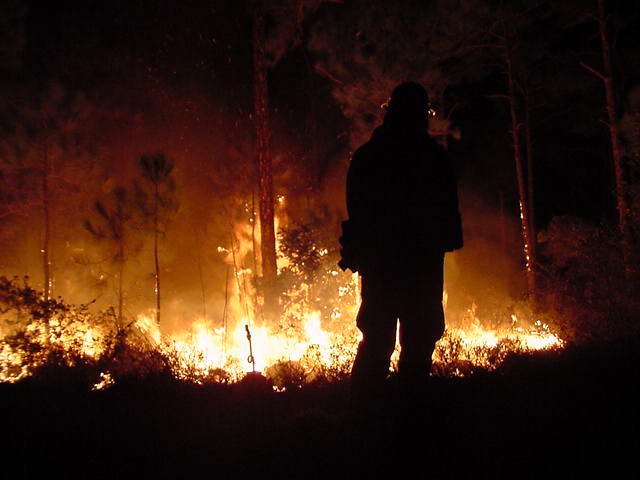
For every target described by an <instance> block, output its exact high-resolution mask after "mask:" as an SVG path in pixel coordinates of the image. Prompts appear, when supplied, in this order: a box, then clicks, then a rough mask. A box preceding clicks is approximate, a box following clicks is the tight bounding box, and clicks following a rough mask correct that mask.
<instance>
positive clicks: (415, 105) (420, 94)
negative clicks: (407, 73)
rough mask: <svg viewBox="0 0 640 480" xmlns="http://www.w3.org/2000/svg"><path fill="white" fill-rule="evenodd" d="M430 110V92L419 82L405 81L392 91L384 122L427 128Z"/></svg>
mask: <svg viewBox="0 0 640 480" xmlns="http://www.w3.org/2000/svg"><path fill="white" fill-rule="evenodd" d="M428 111H429V94H428V93H427V91H426V90H425V89H424V87H423V86H422V85H420V84H419V83H417V82H403V83H400V84H399V85H398V86H397V87H395V88H394V89H393V92H392V93H391V98H390V99H389V103H388V104H387V113H386V114H385V117H384V122H385V123H388V124H403V125H415V126H416V127H421V128H422V127H424V128H426V126H427V124H428Z"/></svg>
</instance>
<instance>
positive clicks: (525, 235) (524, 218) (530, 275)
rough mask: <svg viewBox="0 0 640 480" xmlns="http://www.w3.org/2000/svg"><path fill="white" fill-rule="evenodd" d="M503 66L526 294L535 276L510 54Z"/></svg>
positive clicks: (532, 287)
mask: <svg viewBox="0 0 640 480" xmlns="http://www.w3.org/2000/svg"><path fill="white" fill-rule="evenodd" d="M505 66H506V73H507V84H508V85H507V88H508V92H509V93H508V98H509V111H510V114H511V138H512V144H513V158H514V161H515V166H516V177H517V183H518V197H519V202H518V203H519V207H520V224H521V228H520V230H521V232H522V242H523V254H524V258H525V269H526V279H527V289H528V294H532V293H533V292H534V291H535V287H536V284H535V276H534V271H533V268H532V261H533V254H532V244H531V222H530V218H529V206H528V204H529V202H528V199H527V188H526V184H525V179H524V169H523V165H522V153H521V147H520V123H519V122H518V116H517V113H516V93H515V84H514V78H513V70H512V60H511V52H510V51H508V50H507V51H506V52H505Z"/></svg>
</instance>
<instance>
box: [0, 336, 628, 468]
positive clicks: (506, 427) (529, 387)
mask: <svg viewBox="0 0 640 480" xmlns="http://www.w3.org/2000/svg"><path fill="white" fill-rule="evenodd" d="M639 360H640V339H637V338H634V339H622V340H619V341H617V342H615V343H614V344H612V345H607V346H606V347H590V348H574V349H568V350H565V351H563V352H561V353H559V354H558V353H555V354H548V353H547V354H536V355H530V356H518V357H514V358H512V359H509V360H508V361H507V362H505V364H504V365H503V366H502V367H501V368H500V369H499V370H498V371H496V372H491V373H484V374H478V375H473V376H470V377H466V378H444V377H434V378H433V379H432V382H431V385H430V388H429V390H428V391H427V392H426V393H425V394H424V395H423V396H422V397H421V398H420V399H419V401H418V402H416V404H415V406H414V407H413V408H406V406H405V407H402V404H403V401H402V400H401V399H399V398H396V397H394V396H393V395H391V396H390V399H389V401H388V403H386V404H385V405H384V406H382V407H381V408H380V409H378V410H375V411H373V412H369V413H365V412H357V411H355V412H354V411H352V410H351V409H350V408H349V389H348V382H347V381H344V382H332V383H326V384H314V385H308V386H305V387H303V388H301V389H298V390H295V391H289V392H282V393H276V392H274V391H273V390H271V389H269V388H265V385H264V384H263V383H262V382H260V381H258V377H248V378H247V379H245V381H242V382H239V383H237V384H232V385H216V384H214V385H205V386H195V385H190V384H184V383H181V382H177V381H175V380H169V379H145V380H142V381H137V382H122V383H120V384H118V383H117V384H115V385H113V386H111V387H110V388H108V389H105V390H101V391H89V390H88V389H87V388H86V386H84V385H80V384H79V383H78V382H76V381H74V380H73V378H70V379H68V381H62V380H60V381H58V382H55V383H51V382H49V383H43V382H36V381H29V380H26V381H22V382H20V383H17V384H2V385H0V408H1V412H2V416H1V417H0V418H1V422H2V424H1V425H2V431H1V434H0V435H1V438H2V440H3V442H4V443H5V445H4V446H3V448H2V450H0V451H1V452H2V453H1V455H2V459H1V465H2V467H1V468H2V472H3V474H2V477H3V478H7V479H18V478H45V477H47V478H81V479H85V478H86V479H97V478H105V479H106V478H109V479H117V478H138V479H140V478H150V479H155V478H167V479H169V478H170V479H209V478H210V479H224V478H229V479H245V478H256V479H265V478H278V479H294V478H300V479H303V478H304V479H310V478H331V479H334V478H349V479H357V478H366V477H369V476H372V475H375V476H376V477H377V476H385V475H393V476H394V477H396V476H398V475H400V474H402V473H403V472H408V474H409V475H410V476H411V477H412V478H451V479H458V478H460V479H465V478H473V479H479V478H487V479H488V478H492V479H495V478H509V479H520V478H581V477H586V476H588V478H597V477H601V478H610V479H615V478H631V477H633V476H634V475H637V474H638V460H639V458H640V457H638V454H639V452H640V450H639V447H640V430H639V428H638V427H639V426H640V421H639V420H640V414H639V412H640V388H639V380H640V376H639V375H638V373H639V369H640V362H639ZM626 472H628V473H626ZM633 472H635V473H633ZM635 478H637V477H635Z"/></svg>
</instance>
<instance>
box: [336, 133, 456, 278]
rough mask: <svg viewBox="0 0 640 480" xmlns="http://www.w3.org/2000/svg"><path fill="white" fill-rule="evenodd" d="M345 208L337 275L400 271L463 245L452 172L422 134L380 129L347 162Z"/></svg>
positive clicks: (447, 161)
mask: <svg viewBox="0 0 640 480" xmlns="http://www.w3.org/2000/svg"><path fill="white" fill-rule="evenodd" d="M346 205H347V214H348V219H347V220H346V221H344V222H342V236H341V237H340V245H341V260H340V262H339V265H340V267H341V268H342V269H343V270H346V269H350V270H351V271H353V272H356V271H359V272H360V273H366V272H367V271H370V270H387V269H393V270H395V271H398V268H399V269H400V270H402V269H403V268H405V267H407V266H409V265H410V264H415V263H416V262H419V259H420V257H421V255H428V254H430V253H431V252H450V251H453V250H456V249H459V248H461V247H462V245H463V238H462V225H461V218H460V213H459V206H458V191H457V179H456V175H455V171H454V168H453V166H452V164H451V160H450V158H449V156H448V154H447V152H446V151H445V150H444V149H443V148H442V147H441V146H440V145H439V144H438V143H437V142H436V141H435V140H434V139H433V138H432V137H431V136H430V135H429V134H428V132H427V131H426V130H425V129H417V128H408V127H407V126H406V125H388V124H386V123H385V124H382V125H381V126H380V127H378V128H377V129H376V130H375V131H374V133H373V135H372V136H371V138H370V139H369V141H368V142H366V143H365V144H364V145H362V146H361V147H360V148H358V149H357V150H356V152H355V153H354V154H353V156H352V158H351V163H350V166H349V170H348V173H347V188H346Z"/></svg>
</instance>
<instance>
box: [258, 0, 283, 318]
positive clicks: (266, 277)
mask: <svg viewBox="0 0 640 480" xmlns="http://www.w3.org/2000/svg"><path fill="white" fill-rule="evenodd" d="M252 20H253V83H254V84H253V87H254V109H255V112H254V113H255V126H256V150H257V156H258V199H259V209H260V247H261V248H260V250H261V256H262V280H263V294H264V312H263V313H266V314H267V315H271V314H274V313H275V311H276V307H277V304H278V301H277V300H278V299H277V291H276V277H277V263H276V237H275V222H274V210H275V200H274V193H273V172H272V165H271V152H270V138H269V137H270V130H269V112H268V106H269V91H268V84H267V68H268V67H267V59H266V57H265V42H266V26H265V19H264V11H263V8H262V5H261V2H259V1H258V2H255V4H254V9H253V19H252Z"/></svg>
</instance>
